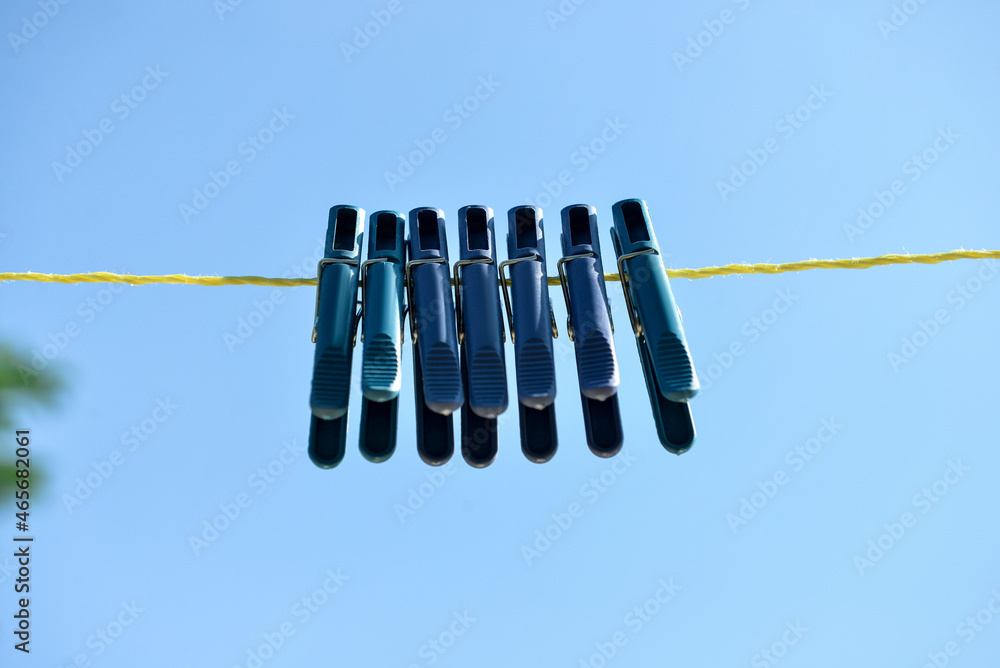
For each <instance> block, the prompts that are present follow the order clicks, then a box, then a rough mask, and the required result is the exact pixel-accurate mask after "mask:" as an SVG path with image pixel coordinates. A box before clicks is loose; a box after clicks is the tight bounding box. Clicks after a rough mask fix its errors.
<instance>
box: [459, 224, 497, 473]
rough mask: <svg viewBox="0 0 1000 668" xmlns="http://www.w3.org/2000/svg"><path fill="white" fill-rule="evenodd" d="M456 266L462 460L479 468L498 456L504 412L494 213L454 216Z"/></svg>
mask: <svg viewBox="0 0 1000 668" xmlns="http://www.w3.org/2000/svg"><path fill="white" fill-rule="evenodd" d="M458 240H459V246H460V249H459V261H458V262H456V263H455V266H454V272H455V280H454V283H455V313H456V317H457V320H458V341H459V343H460V344H461V347H462V377H463V378H464V380H465V405H463V406H462V456H463V457H464V458H465V461H467V462H468V463H469V464H471V465H472V466H475V467H477V468H483V467H485V466H489V465H490V464H492V463H493V460H494V459H495V458H496V456H497V416H498V415H500V414H501V413H503V412H504V411H505V410H507V367H506V361H505V356H504V341H506V336H505V335H504V330H503V314H502V313H501V311H500V293H499V292H498V291H497V253H496V236H495V235H494V232H493V209H491V208H489V207H488V206H464V207H462V208H461V209H459V210H458Z"/></svg>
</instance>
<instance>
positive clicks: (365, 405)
mask: <svg viewBox="0 0 1000 668" xmlns="http://www.w3.org/2000/svg"><path fill="white" fill-rule="evenodd" d="M405 264H406V219H405V218H403V215H402V214H401V213H398V212H396V211H376V212H375V213H373V214H372V215H371V218H370V219H369V222H368V259H367V260H365V262H364V264H362V265H361V272H360V273H361V279H360V285H361V342H362V344H363V347H362V350H361V394H362V396H363V399H362V402H361V433H360V436H359V446H360V449H361V454H362V455H364V457H365V459H367V460H369V461H372V462H384V461H386V460H387V459H389V457H391V456H392V453H393V452H395V450H396V424H397V416H398V414H399V410H398V409H399V388H400V386H401V385H402V344H403V268H404V266H405Z"/></svg>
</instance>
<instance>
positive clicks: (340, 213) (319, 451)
mask: <svg viewBox="0 0 1000 668" xmlns="http://www.w3.org/2000/svg"><path fill="white" fill-rule="evenodd" d="M364 219H365V212H364V209H360V208H358V207H356V206H335V207H333V208H331V209H330V219H329V224H328V226H327V230H326V244H325V252H324V253H323V256H324V257H323V259H322V260H320V262H319V267H318V268H317V270H316V276H317V281H316V283H317V284H316V321H315V325H314V327H313V342H314V343H315V344H316V357H315V362H314V365H313V378H312V394H311V395H310V397H309V405H310V407H311V408H312V423H311V425H310V429H309V457H310V458H311V459H312V460H313V462H314V463H315V464H316V465H317V466H320V467H322V468H333V467H334V466H336V465H337V464H339V463H340V462H341V460H342V459H343V458H344V452H345V445H346V441H347V403H348V400H349V399H350V396H351V362H352V358H353V356H354V342H355V339H356V337H357V327H358V315H359V314H358V313H357V311H356V309H357V306H358V303H357V301H358V275H359V264H360V259H361V239H362V235H363V225H364Z"/></svg>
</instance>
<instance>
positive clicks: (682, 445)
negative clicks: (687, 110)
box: [611, 199, 700, 454]
mask: <svg viewBox="0 0 1000 668" xmlns="http://www.w3.org/2000/svg"><path fill="white" fill-rule="evenodd" d="M612 213H613V215H614V227H613V228H611V239H612V241H613V242H614V245H615V254H616V255H617V257H618V272H619V274H620V275H621V283H622V290H623V292H624V294H625V306H626V309H627V310H628V314H629V319H630V320H631V322H632V331H633V332H634V333H635V336H636V344H637V346H638V348H639V358H640V360H641V361H642V370H643V375H644V376H645V378H646V390H647V392H648V393H649V398H650V404H651V406H652V409H653V418H654V420H655V421H656V430H657V434H658V435H659V437H660V442H661V443H663V446H664V447H665V448H666V449H667V450H669V451H670V452H673V453H675V454H682V453H684V452H687V451H688V450H689V449H690V447H691V444H692V443H693V442H694V438H695V428H694V420H693V418H692V416H691V407H690V406H689V405H688V401H689V400H690V399H691V398H693V397H694V396H695V395H696V394H697V393H698V390H699V388H700V386H699V384H698V376H697V374H696V373H695V368H694V363H693V362H692V360H691V353H690V351H689V350H688V345H687V338H686V337H685V336H684V327H683V326H682V324H681V316H680V311H679V310H678V308H677V305H676V303H675V302H674V295H673V292H672V291H671V289H670V281H669V280H668V278H667V269H666V266H665V265H664V264H663V258H662V256H661V255H660V247H659V245H658V244H657V242H656V235H655V233H654V231H653V225H652V223H651V222H650V218H649V211H648V210H647V209H646V203H645V202H644V201H643V200H640V199H627V200H622V201H621V202H618V203H616V204H615V205H614V206H613V207H612Z"/></svg>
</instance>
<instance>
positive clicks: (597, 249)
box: [557, 204, 623, 457]
mask: <svg viewBox="0 0 1000 668" xmlns="http://www.w3.org/2000/svg"><path fill="white" fill-rule="evenodd" d="M561 240H562V252H563V257H562V258H561V259H560V260H559V263H558V265H557V269H558V272H559V282H560V283H561V284H562V290H563V297H564V298H565V300H566V331H567V333H568V334H569V338H570V341H573V343H574V345H575V349H576V368H577V372H578V374H579V377H580V399H581V400H582V403H583V422H584V425H585V427H586V430H587V444H588V445H589V446H590V450H591V452H593V453H594V454H595V455H598V456H599V457H611V456H613V455H615V454H617V453H618V451H619V450H620V449H621V446H622V441H623V435H622V418H621V412H620V411H619V409H618V386H619V384H620V381H619V378H618V358H617V356H616V355H615V340H614V337H613V334H614V323H613V321H612V319H611V306H610V303H609V302H608V294H607V291H606V288H605V286H604V264H603V263H602V262H601V242H600V238H599V236H598V228H597V210H596V209H595V208H594V207H592V206H589V205H587V204H574V205H572V206H567V207H565V208H564V209H563V210H562V235H561Z"/></svg>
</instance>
